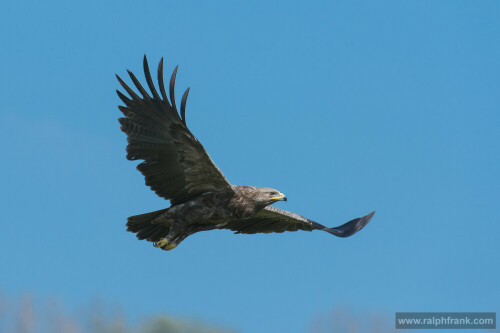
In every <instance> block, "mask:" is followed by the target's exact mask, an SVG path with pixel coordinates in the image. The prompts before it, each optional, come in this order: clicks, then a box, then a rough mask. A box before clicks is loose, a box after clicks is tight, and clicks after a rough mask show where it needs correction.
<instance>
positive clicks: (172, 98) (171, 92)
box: [169, 65, 179, 110]
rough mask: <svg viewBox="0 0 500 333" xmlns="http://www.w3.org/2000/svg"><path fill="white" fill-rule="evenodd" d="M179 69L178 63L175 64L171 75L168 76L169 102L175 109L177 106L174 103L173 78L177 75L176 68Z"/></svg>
mask: <svg viewBox="0 0 500 333" xmlns="http://www.w3.org/2000/svg"><path fill="white" fill-rule="evenodd" d="M178 69H179V65H177V66H175V69H174V72H173V73H172V77H170V89H169V90H170V103H171V104H172V107H173V108H174V110H177V106H176V105H175V94H174V91H175V78H176V76H177V70H178Z"/></svg>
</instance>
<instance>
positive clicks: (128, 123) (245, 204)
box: [116, 56, 375, 251]
mask: <svg viewBox="0 0 500 333" xmlns="http://www.w3.org/2000/svg"><path fill="white" fill-rule="evenodd" d="M143 65H144V73H145V77H146V82H147V84H148V86H149V90H150V93H148V92H147V91H146V90H145V89H144V87H143V86H142V85H141V84H140V83H139V80H138V79H137V78H136V77H135V75H134V74H133V73H132V72H131V71H128V74H129V75H130V78H131V79H132V82H133V83H134V85H135V86H136V88H137V90H138V91H139V93H140V96H139V95H138V94H137V93H136V92H134V90H132V89H131V88H130V87H129V86H127V84H126V83H125V82H123V80H122V79H121V78H120V77H119V76H118V75H117V78H118V81H119V82H120V84H121V86H122V87H123V89H125V91H126V92H127V93H128V95H129V96H130V97H127V96H125V95H124V94H122V93H121V92H120V91H118V90H117V91H116V92H117V93H118V96H119V97H120V99H121V100H122V101H123V103H124V104H125V106H119V107H118V108H119V109H120V111H121V112H122V113H123V115H124V117H123V118H119V122H120V124H121V130H122V131H123V132H124V133H125V134H127V141H128V145H127V159H129V160H143V161H142V162H141V163H140V164H139V165H138V166H137V169H138V170H139V171H140V172H141V173H142V174H143V175H144V177H145V178H146V185H148V186H149V187H151V189H152V190H153V191H154V192H156V194H157V195H158V196H160V197H163V198H165V199H167V200H170V203H171V205H170V207H169V208H165V209H161V210H158V211H155V212H151V213H146V214H141V215H136V216H131V217H129V218H128V221H127V230H128V231H130V232H133V233H137V238H138V239H146V240H148V241H150V242H153V243H154V246H155V247H158V248H161V249H163V250H167V251H169V250H172V249H174V248H175V247H176V246H177V245H179V244H180V243H181V242H182V241H183V240H184V239H185V238H186V237H188V236H190V235H192V234H194V233H196V232H199V231H206V230H213V229H229V230H232V231H235V233H237V234H240V233H241V234H255V233H271V232H284V231H297V230H305V231H312V230H323V231H326V232H329V233H330V234H332V235H335V236H338V237H349V236H351V235H353V234H355V233H356V232H358V231H359V230H361V229H362V228H363V227H364V226H365V225H366V224H367V223H368V222H369V221H370V219H371V218H372V217H373V214H375V212H371V213H370V214H368V215H366V216H363V217H361V218H356V219H354V220H352V221H349V222H347V223H345V224H343V225H341V226H339V227H335V228H327V227H325V226H323V225H321V224H319V223H317V222H314V221H312V220H309V219H307V218H305V217H303V216H300V215H298V214H295V213H291V212H288V211H285V210H282V209H279V208H276V207H272V206H270V205H271V204H273V203H275V202H277V201H286V200H287V198H286V196H285V195H284V194H283V193H281V192H280V191H278V190H275V189H272V188H268V187H253V186H239V185H232V184H230V183H229V182H228V181H227V179H226V178H225V177H224V175H223V174H222V172H221V171H220V170H219V168H218V167H217V166H216V165H215V164H214V162H213V161H212V159H211V158H210V156H208V153H207V152H206V150H205V149H204V148H203V146H202V145H201V143H200V142H199V141H198V139H196V137H195V136H194V135H193V133H191V131H190V130H189V129H188V127H187V125H186V100H187V97H188V93H189V88H188V89H187V90H186V92H185V93H184V95H183V96H182V99H181V105H180V114H179V112H178V110H177V106H176V103H175V96H174V86H175V77H176V74H177V68H178V67H176V68H175V70H174V72H173V74H172V77H171V79H170V87H169V95H170V99H169V98H167V94H166V92H165V85H164V83H163V58H162V59H161V60H160V63H159V66H158V88H159V93H158V91H157V90H156V88H155V85H154V83H153V80H152V78H151V74H150V72H149V66H148V61H147V59H146V56H144V63H143Z"/></svg>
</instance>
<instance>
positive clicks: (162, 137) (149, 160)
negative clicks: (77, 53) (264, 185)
mask: <svg viewBox="0 0 500 333" xmlns="http://www.w3.org/2000/svg"><path fill="white" fill-rule="evenodd" d="M144 73H145V76H146V81H147V83H148V86H149V89H150V90H151V93H152V96H150V95H149V94H148V92H146V90H145V89H144V88H143V87H142V85H141V84H140V83H139V81H138V80H137V78H136V77H135V75H134V74H133V73H132V72H130V71H128V74H129V75H130V78H131V79H132V81H133V82H134V84H135V86H136V87H137V89H138V90H139V93H140V94H141V95H142V97H141V96H139V95H137V94H136V93H135V92H134V91H133V90H132V89H130V88H129V86H127V85H126V84H125V83H124V82H123V80H122V79H121V78H120V77H119V76H118V75H117V76H116V77H117V78H118V81H119V82H120V84H121V85H122V87H123V89H125V90H126V91H127V93H128V94H129V95H130V97H131V98H128V97H126V96H125V95H124V94H122V93H121V92H120V91H118V90H117V91H116V92H117V93H118V96H119V97H120V99H121V100H122V101H123V103H125V106H119V107H118V108H119V109H120V111H121V112H122V113H123V114H124V115H125V117H123V118H120V119H119V121H120V124H121V130H122V131H123V132H125V133H126V134H127V140H128V145H127V159H129V160H138V159H142V160H144V161H143V162H141V163H140V164H139V165H138V166H137V169H138V170H139V171H140V172H141V173H142V174H143V175H144V176H145V177H146V185H148V186H150V187H151V189H152V190H153V191H155V192H156V194H158V195H159V196H161V197H163V198H165V199H168V200H170V201H171V202H172V204H176V203H181V202H184V201H187V200H189V199H191V198H193V197H195V196H197V195H200V194H202V193H205V192H210V191H232V189H231V185H230V184H229V182H228V181H227V179H226V178H225V177H224V175H223V174H222V172H221V171H220V170H219V168H217V166H216V165H215V164H214V163H213V162H212V160H211V159H210V156H208V153H207V152H206V151H205V149H204V148H203V146H202V145H201V143H200V142H199V141H198V140H197V139H196V137H195V136H194V135H193V134H192V133H191V131H190V130H189V129H188V128H187V126H186V115H185V110H186V100H187V96H188V93H189V88H188V89H187V90H186V92H185V93H184V95H183V96H182V100H181V112H180V116H179V113H178V112H177V106H176V105H175V96H174V86H175V77H176V74H177V67H176V68H175V70H174V72H173V74H172V77H171V79H170V89H169V90H170V91H169V92H170V101H169V100H168V98H167V95H166V93H165V86H164V84H163V58H162V59H161V61H160V64H159V66H158V85H159V89H160V93H161V97H160V95H159V94H158V92H157V91H156V88H155V86H154V84H153V80H152V79H151V74H150V72H149V66H148V61H147V59H146V56H144Z"/></svg>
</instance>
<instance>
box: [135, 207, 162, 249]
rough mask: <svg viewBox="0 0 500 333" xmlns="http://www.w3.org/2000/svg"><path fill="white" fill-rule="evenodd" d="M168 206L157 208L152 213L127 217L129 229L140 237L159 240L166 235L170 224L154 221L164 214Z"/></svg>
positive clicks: (151, 240) (152, 240)
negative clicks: (154, 222) (155, 222)
mask: <svg viewBox="0 0 500 333" xmlns="http://www.w3.org/2000/svg"><path fill="white" fill-rule="evenodd" d="M167 210H168V208H165V209H161V210H157V211H154V212H151V213H146V214H141V215H134V216H130V217H129V218H128V219H127V231H130V232H133V233H137V235H136V236H137V238H138V239H146V240H148V241H150V242H157V241H159V240H160V239H162V238H163V237H165V236H166V235H167V234H168V232H169V230H170V226H169V225H166V224H153V221H154V220H155V219H156V218H158V217H160V216H161V215H163V214H164V213H165V212H166V211H167Z"/></svg>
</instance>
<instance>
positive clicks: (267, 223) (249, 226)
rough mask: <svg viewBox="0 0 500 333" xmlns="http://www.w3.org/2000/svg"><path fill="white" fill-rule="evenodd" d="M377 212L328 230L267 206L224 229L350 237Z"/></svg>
mask: <svg viewBox="0 0 500 333" xmlns="http://www.w3.org/2000/svg"><path fill="white" fill-rule="evenodd" d="M374 214H375V212H371V213H370V214H368V215H366V216H363V217H359V218H356V219H354V220H351V221H349V222H347V223H345V224H343V225H341V226H339V227H335V228H327V227H325V226H324V225H321V224H319V223H317V222H314V221H312V220H309V219H307V218H305V217H303V216H301V215H299V214H295V213H291V212H288V211H286V210H283V209H279V208H276V207H272V206H267V207H265V208H264V209H261V210H260V211H258V212H257V213H256V214H255V215H254V216H252V217H250V218H247V219H242V220H235V221H231V222H229V223H227V224H226V225H225V226H223V227H222V228H224V229H230V230H233V231H236V233H237V234H255V233H260V232H262V233H270V232H284V231H297V230H306V231H312V230H315V229H317V230H324V231H326V232H329V233H331V234H332V235H335V236H338V237H349V236H351V235H354V234H355V233H356V232H358V231H360V230H361V229H362V228H363V227H364V226H365V225H367V224H368V222H370V220H371V218H372V217H373V215H374Z"/></svg>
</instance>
